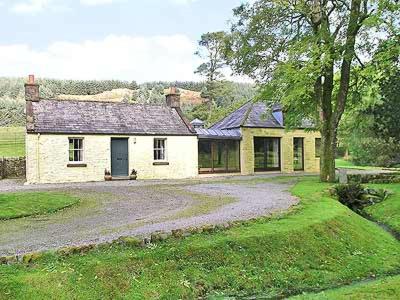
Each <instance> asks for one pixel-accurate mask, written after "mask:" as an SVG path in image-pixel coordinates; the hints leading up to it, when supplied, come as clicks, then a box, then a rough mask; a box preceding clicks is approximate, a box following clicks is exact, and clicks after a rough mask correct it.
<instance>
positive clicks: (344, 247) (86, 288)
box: [0, 178, 400, 299]
mask: <svg viewBox="0 0 400 300" xmlns="http://www.w3.org/2000/svg"><path fill="white" fill-rule="evenodd" d="M288 180H293V178H288ZM328 187H329V185H328V184H321V183H319V182H318V180H317V179H316V178H304V179H302V180H301V181H300V182H299V183H298V184H297V185H296V186H295V187H294V188H293V190H292V192H293V194H295V195H296V196H298V197H300V198H301V204H300V205H298V206H297V207H296V208H295V209H293V210H292V211H291V212H289V213H288V214H286V215H279V216H275V217H271V218H269V219H267V218H264V219H258V220H254V221H249V222H246V223H245V224H242V225H237V226H234V227H232V228H231V229H227V230H220V231H217V232H214V233H198V234H194V235H192V236H189V237H187V238H184V239H172V238H171V239H169V240H167V241H163V242H159V243H157V244H150V245H149V246H148V247H145V248H140V247H136V246H129V245H117V244H112V245H108V246H107V245H104V246H102V247H99V248H96V249H94V250H91V251H89V252H88V253H86V254H83V255H78V254H73V255H70V256H61V255H59V254H56V253H54V252H48V253H46V254H44V255H43V256H42V257H41V258H39V259H37V260H35V261H34V262H32V263H30V264H16V265H2V266H0V298H2V299H15V298H29V299H46V298H47V299H54V298H59V299H67V298H68V299H71V298H73V299H99V298H102V299H111V298H128V299H158V298H163V299H178V298H181V299H194V298H198V297H204V296H208V297H211V298H214V299H219V298H222V297H224V296H238V297H241V296H260V297H273V296H289V295H293V294H299V293H302V292H316V291H320V290H323V289H328V288H333V287H337V286H340V285H343V284H349V283H352V282H354V281H359V280H362V279H365V278H370V277H372V276H373V277H375V276H376V277H380V276H385V275H386V274H388V273H393V272H396V271H398V270H399V268H400V243H399V242H398V241H397V240H396V239H394V238H393V237H392V236H391V235H390V234H388V233H387V232H385V231H384V230H382V229H381V228H380V227H379V226H377V225H375V224H374V223H372V222H369V221H367V220H365V219H363V218H362V217H360V216H358V215H357V214H355V213H353V212H352V211H350V210H349V209H348V208H346V207H345V206H343V205H341V204H340V203H339V202H337V201H336V200H334V199H332V198H330V196H329V195H328V193H327V192H326V189H327V188H328ZM1 275H2V276H1Z"/></svg>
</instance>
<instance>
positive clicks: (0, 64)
mask: <svg viewBox="0 0 400 300" xmlns="http://www.w3.org/2000/svg"><path fill="white" fill-rule="evenodd" d="M195 49H196V42H195V41H192V40H191V39H189V38H188V37H186V36H184V35H170V36H153V37H142V36H116V35H110V36H107V37H106V38H104V39H102V40H88V41H84V42H81V43H71V42H55V43H53V44H50V45H49V46H48V47H47V48H46V49H44V50H42V51H38V50H35V49H32V48H31V47H30V46H28V45H26V44H17V45H3V46H2V45H0V57H1V58H2V59H1V60H0V70H1V71H2V72H1V73H2V75H3V76H25V75H26V74H31V73H35V74H36V75H37V76H40V77H52V78H74V79H113V78H115V79H126V80H136V81H138V82H144V81H151V80H168V81H173V80H199V79H200V78H199V77H198V76H197V75H195V74H193V71H194V70H195V69H196V67H197V66H198V65H199V64H200V61H199V59H198V58H197V57H196V56H194V55H193V53H194V51H195Z"/></svg>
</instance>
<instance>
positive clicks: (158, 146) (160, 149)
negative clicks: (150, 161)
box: [154, 139, 167, 160]
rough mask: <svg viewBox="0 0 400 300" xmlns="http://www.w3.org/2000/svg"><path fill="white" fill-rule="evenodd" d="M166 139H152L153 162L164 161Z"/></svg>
mask: <svg viewBox="0 0 400 300" xmlns="http://www.w3.org/2000/svg"><path fill="white" fill-rule="evenodd" d="M166 141H167V140H166V139H154V160H166V159H167V157H166V152H165V149H166V143H167V142H166Z"/></svg>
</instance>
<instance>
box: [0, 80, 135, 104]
mask: <svg viewBox="0 0 400 300" xmlns="http://www.w3.org/2000/svg"><path fill="white" fill-rule="evenodd" d="M25 82H26V79H25V78H9V77H0V99H1V98H4V97H8V98H12V99H21V100H22V99H24V93H25V92H24V83H25ZM37 83H38V84H40V88H41V90H40V91H41V96H42V97H43V98H53V97H55V96H57V95H61V94H66V95H95V94H100V93H102V92H105V91H110V90H113V89H120V88H127V89H132V90H134V89H136V88H137V84H136V82H135V81H132V82H127V81H120V80H60V79H46V78H43V79H38V80H37Z"/></svg>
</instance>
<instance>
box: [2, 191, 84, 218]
mask: <svg viewBox="0 0 400 300" xmlns="http://www.w3.org/2000/svg"><path fill="white" fill-rule="evenodd" d="M78 202H79V199H78V198H77V197H75V196H71V195H69V194H66V193H56V192H22V193H6V194H0V220H7V219H16V218H22V217H28V216H33V215H42V214H47V213H53V212H56V211H57V210H60V209H63V208H66V207H69V206H71V205H74V204H76V203H78Z"/></svg>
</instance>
